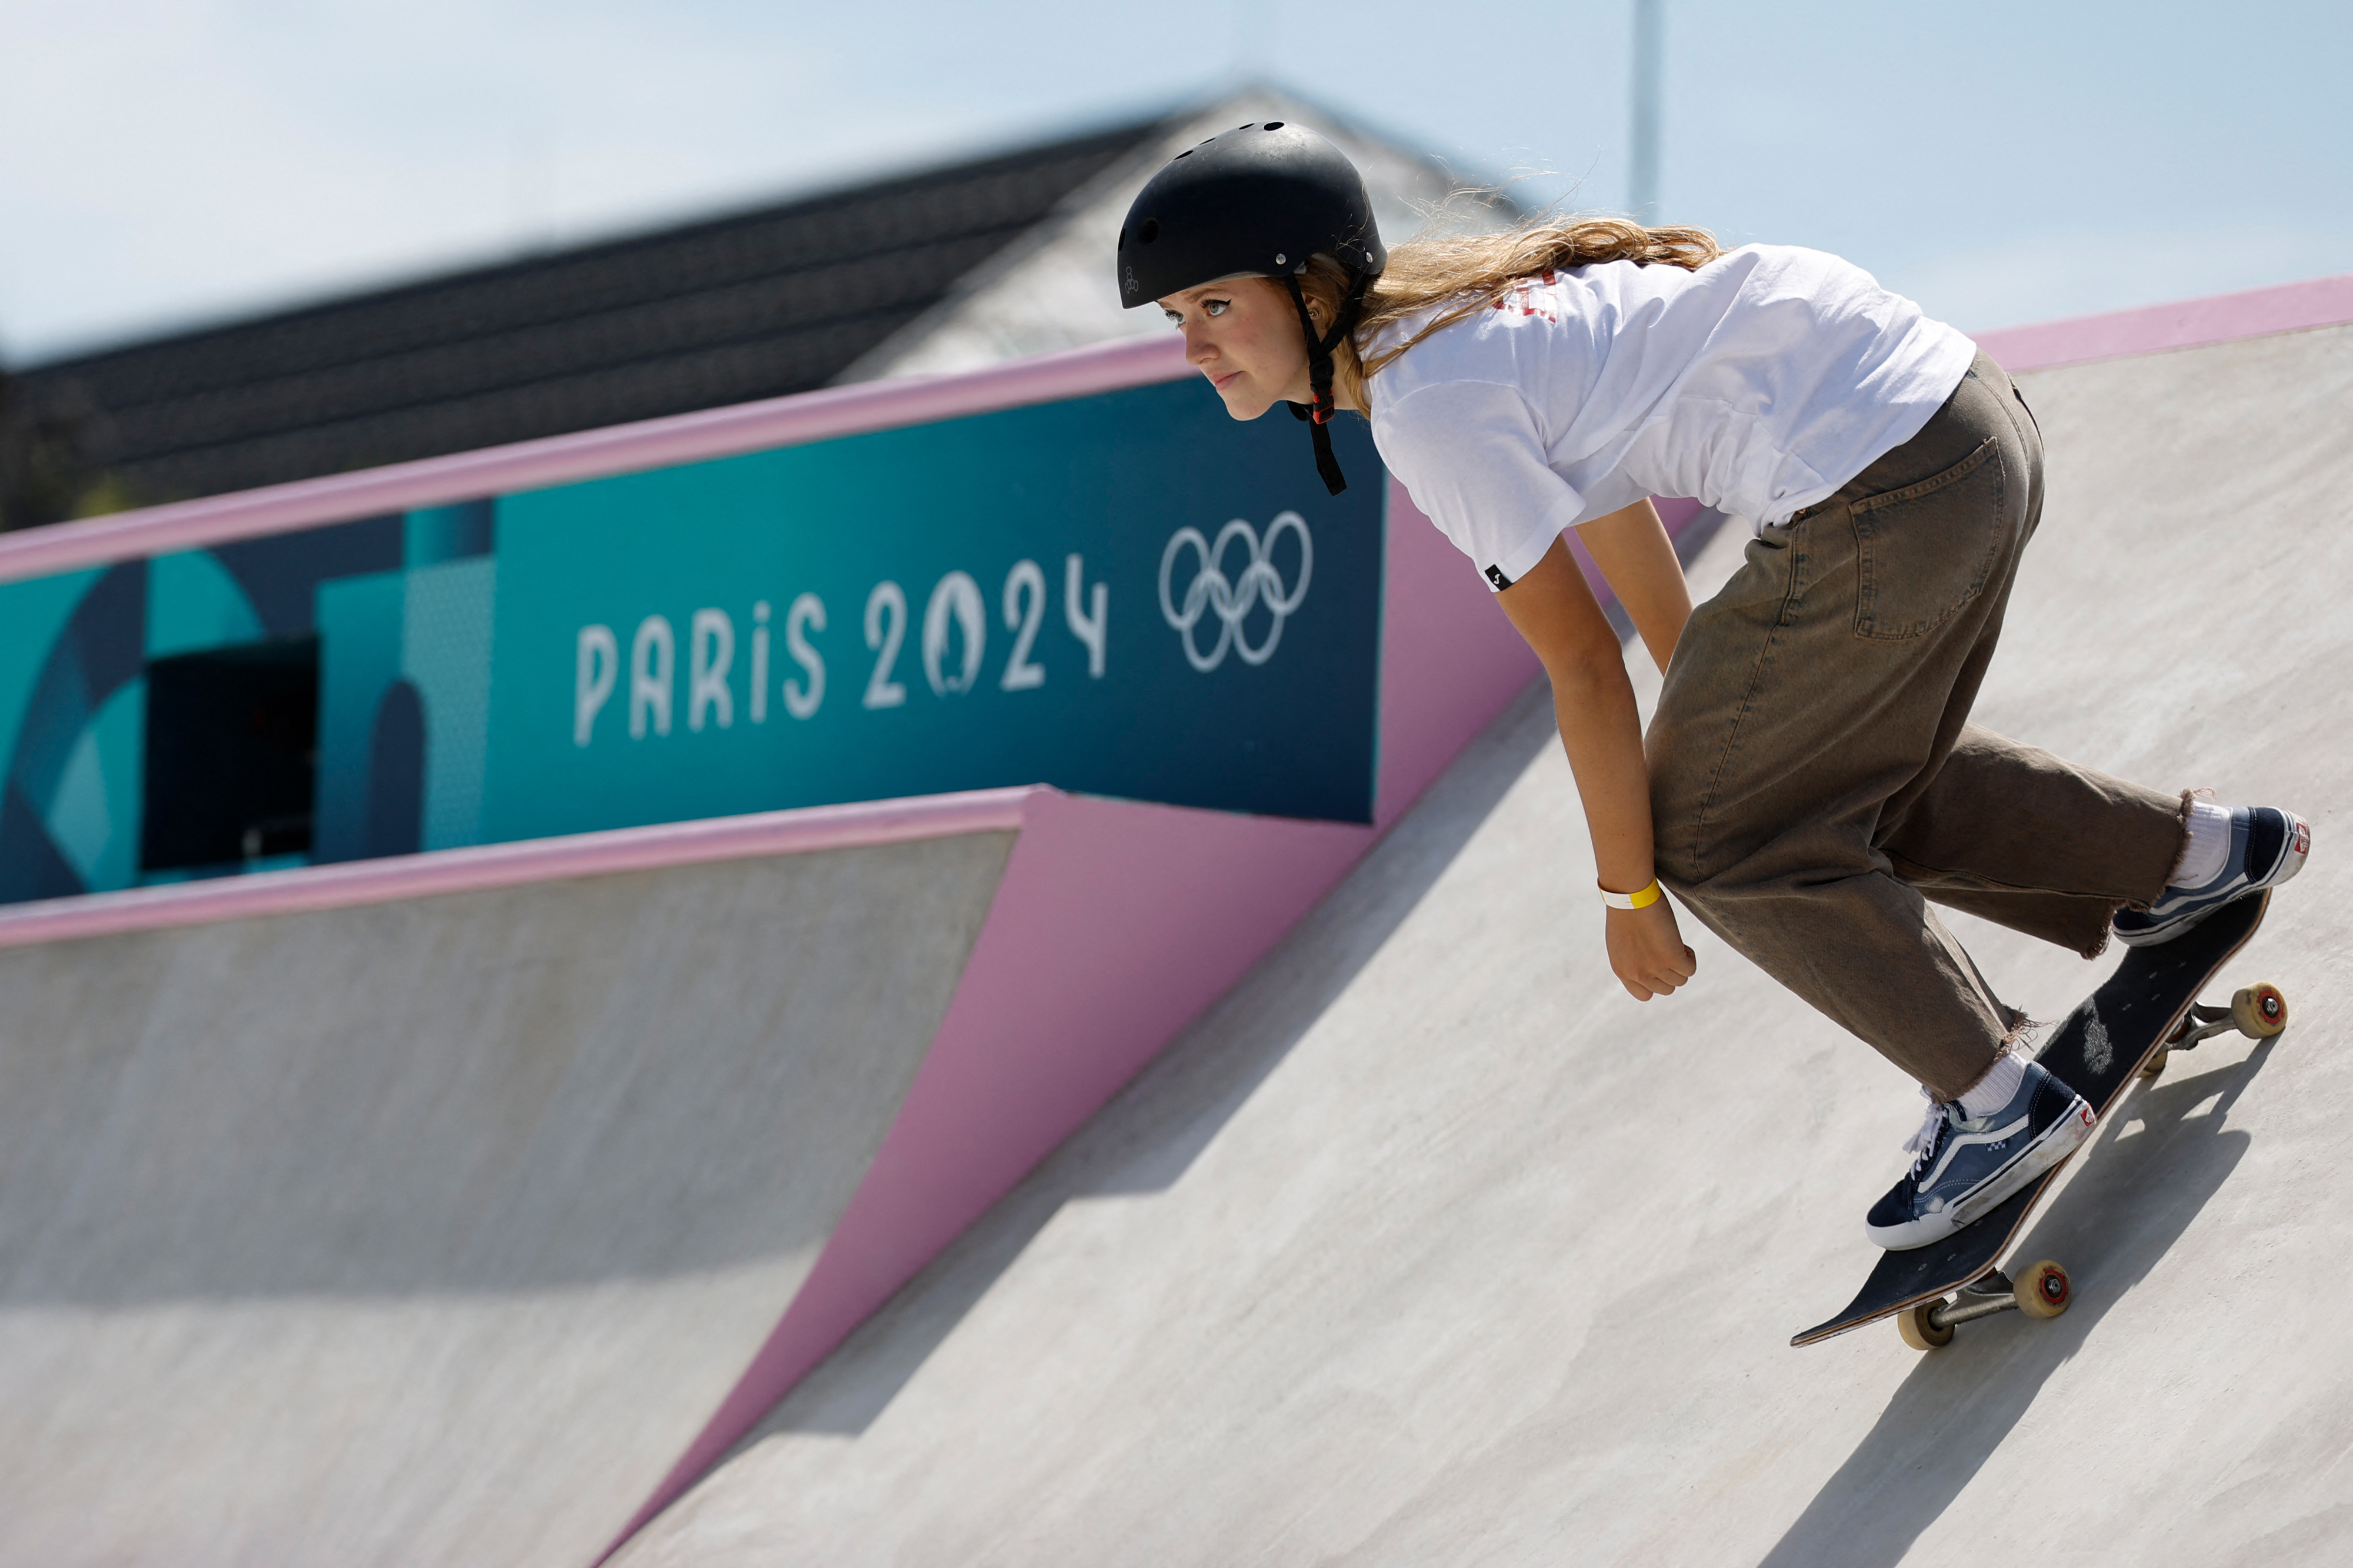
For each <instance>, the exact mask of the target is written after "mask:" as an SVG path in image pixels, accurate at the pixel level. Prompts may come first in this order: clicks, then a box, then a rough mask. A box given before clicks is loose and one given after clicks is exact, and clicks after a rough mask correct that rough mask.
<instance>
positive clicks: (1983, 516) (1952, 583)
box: [1847, 436, 2010, 642]
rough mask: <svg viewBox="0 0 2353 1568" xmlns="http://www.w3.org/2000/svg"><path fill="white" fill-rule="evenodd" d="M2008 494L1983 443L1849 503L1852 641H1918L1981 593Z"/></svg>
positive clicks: (2003, 526) (1991, 450) (1994, 561)
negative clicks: (1939, 467) (1936, 470)
mask: <svg viewBox="0 0 2353 1568" xmlns="http://www.w3.org/2000/svg"><path fill="white" fill-rule="evenodd" d="M2007 492H2008V486H2007V483H2006V477H2005V475H2004V474H2003V472H2002V463H2001V450H2000V444H1999V443H1998V442H1997V441H1996V440H1995V438H1994V437H1990V436H1989V437H1986V438H1985V440H1984V441H1983V442H1982V443H1981V444H1980V445H1979V446H1978V449H1977V450H1976V451H1974V452H1971V453H1970V454H1969V455H1968V457H1966V458H1962V459H1961V460H1960V461H1959V462H1957V463H1955V464H1954V465H1953V466H1952V467H1951V468H1947V469H1946V470H1945V471H1944V472H1943V473H1940V474H1936V475H1934V476H1932V477H1930V478H1928V479H1922V480H1921V481H1920V482H1919V483H1918V484H1915V485H1906V486H1905V487H1904V488H1903V489H1900V490H1888V491H1885V492H1884V493H1883V494H1880V495H1875V496H1870V497H1867V498H1865V499H1864V500H1859V501H1855V502H1853V503H1852V504H1851V505H1850V506H1849V507H1848V509H1847V510H1848V512H1849V514H1850V515H1851V516H1852V518H1853V521H1854V545H1855V559H1856V564H1857V576H1858V584H1857V587H1856V590H1855V606H1854V635H1855V636H1857V637H1868V638H1871V639H1873V640H1874V641H1880V642H1900V641H1902V640H1904V639H1905V638H1908V637H1924V636H1926V634H1927V633H1929V632H1932V631H1934V630H1936V628H1937V627H1938V626H1943V625H1944V624H1945V623H1946V622H1947V621H1948V620H1950V619H1952V618H1953V616H1956V615H1957V614H1959V613H1960V611H1961V609H1962V607H1963V606H1965V605H1968V602H1969V601H1970V600H1972V599H1974V598H1976V597H1977V596H1978V595H1979V594H1980V593H1982V592H1984V591H1985V585H1986V584H1987V582H1988V581H1989V579H1990V578H1991V577H1992V575H1993V573H1994V570H1995V568H1996V567H1997V566H1998V565H1999V564H2000V561H2001V559H2002V552H2003V548H2004V546H2005V545H2007V544H2008V543H2009V542H2010V509H2009V504H2008V502H2009V495H2008V493H2007Z"/></svg>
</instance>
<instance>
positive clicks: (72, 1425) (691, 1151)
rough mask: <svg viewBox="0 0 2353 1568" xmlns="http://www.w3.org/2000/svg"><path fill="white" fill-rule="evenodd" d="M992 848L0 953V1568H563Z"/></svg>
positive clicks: (1001, 854) (994, 863)
mask: <svg viewBox="0 0 2353 1568" xmlns="http://www.w3.org/2000/svg"><path fill="white" fill-rule="evenodd" d="M1012 838H1013V835H1012V834H1011V833H1009V832H1004V833H974V834H965V835H962V836H957V837H942V838H934V839H929V840H925V841H923V842H916V843H905V844H896V845H885V846H879V847H860V848H849V849H836V850H828V851H822V852H818V853H810V854H803V855H791V856H778V857H772V858H762V859H750V860H735V861H729V862H724V863H720V864H705V865H696V866H683V867H674V868H667V869H659V870H649V871H638V872H631V873H628V874H621V875H611V876H603V877H594V878H584V879H575V880H569V881H557V882H543V883H539V884H536V885H530V886H523V887H513V888H505V889H493V890H480V891H472V892H465V893H456V894H448V895H444V896H441V897H438V898H427V899H419V900H412V901H408V902H403V903H393V904H379V905H373V906H366V907H358V908H346V909H339V910H325V911H319V912H311V913H305V914H290V915H280V916H275V917H271V918H267V919H255V920H244V921H230V922H227V923H222V924H214V925H202V926H194V927H184V928H180V929H175V930H165V931H148V932H142V933H137V934H124V935H113V936H104V937H95V938H90V939H87V940H82V941H76V942H53V943H49V944H47V945H43V946H37V947H25V948H19V949H16V950H14V951H10V952H0V1086H5V1094H0V1495H5V1506H0V1563H25V1564H35V1563H39V1564H71V1563H133V1562H136V1563H172V1564H175V1565H180V1568H197V1565H205V1564H222V1565H227V1564H257V1563H271V1564H311V1563H315V1564H321V1565H329V1564H332V1565H334V1568H353V1565H357V1564H366V1563H385V1564H392V1563H398V1564H403V1565H415V1564H427V1563H500V1564H523V1563H548V1564H557V1565H561V1568H580V1565H583V1564H586V1563H592V1562H594V1561H596V1557H597V1556H598V1554H599V1553H600V1552H602V1551H603V1550H604V1549H605V1548H606V1547H607V1545H608V1544H609V1543H610V1542H612V1541H613V1539H614V1538H615V1536H616V1534H617V1532H618V1531H620V1530H621V1529H622V1527H623V1526H624V1524H625V1523H626V1522H627V1521H628V1519H629V1517H630V1515H631V1513H632V1511H633V1510H635V1509H636V1508H637V1507H638V1505H639V1504H640V1503H642V1502H643V1500H645V1499H646V1498H647V1497H649V1495H651V1494H652V1493H653V1491H654V1489H655V1488H656V1487H657V1485H658V1484H659V1482H660V1481H661V1480H662V1479H663V1477H664V1476H665V1475H666V1474H667V1473H668V1471H669V1470H670V1467H671V1466H672V1465H673V1464H675V1463H676V1462H677V1460H678V1458H679V1457H680V1455H681V1453H682V1452H684V1451H685V1449H686V1447H687V1446H688V1444H689V1443H690V1442H691V1440H692V1439H693V1438H694V1436H695V1435H696V1434H697V1433H698V1432H699V1431H700V1430H701V1429H702V1426H703V1425H704V1423H705V1422H706V1421H707V1420H708V1419H709V1417H710V1414H711V1412H712V1409H713V1408H714V1407H715V1406H717V1405H718V1404H719V1403H720V1401H721V1399H722V1398H723V1396H724V1395H725V1394H727V1392H728V1390H729V1389H730V1388H731V1387H732V1386H733V1384H734V1382H735V1380H736V1378H737V1377H738V1376H739V1375H740V1373H741V1372H742V1370H743V1368H744V1364H745V1363H747V1362H748V1361H749V1360H750V1359H751V1357H752V1355H753V1353H754V1351H755V1350H756V1349H757V1348H758V1346H759V1345H760V1343H761V1342H762V1341H763V1340H764V1339H765V1336H766V1335H767V1334H768V1333H769V1331H771V1330H772V1329H773V1328H774V1326H775V1323H776V1313H777V1312H778V1310H780V1307H781V1304H782V1303H783V1302H785V1301H787V1300H791V1299H792V1296H793V1293H794V1291H795V1290H796V1289H797V1288H798V1286H799V1283H800V1281H801V1279H803V1278H804V1277H805V1276H806V1275H807V1272H808V1270H809V1268H810V1266H811V1265H812V1263H813V1262H814V1261H815V1259H816V1258H817V1255H818V1249H819V1247H821V1246H822V1245H823V1244H824V1242H825V1240H826V1238H827V1237H828V1234H829V1233H830V1232H831V1231H832V1229H833V1227H834V1224H835V1221H836V1219H837V1218H838V1217H839V1214H840V1212H841V1210H842V1208H843V1206H844V1205H847V1204H848V1202H849V1198H850V1195H851V1194H852V1192H853V1191H854V1190H855V1188H856V1187H857V1184H858V1183H859V1181H860V1178H861V1177H862V1176H863V1175H864V1173H865V1172H866V1170H867V1168H868V1165H869V1163H871V1159H872V1156H873V1153H874V1151H875V1148H876V1146H877V1145H878V1144H879V1143H880V1142H881V1139H882V1136H883V1133H884V1131H885V1129H886V1128H887V1127H888V1125H889V1124H890V1121H891V1118H892V1116H893V1115H894V1114H895V1113H896V1112H897V1110H898V1109H899V1106H900V1104H901V1101H902V1099H903V1098H904V1096H905V1093H906V1089H907V1086H908V1083H909V1081H910V1079H913V1076H914V1074H915V1071H916V1069H917V1068H918V1066H919V1065H920V1064H921V1062H922V1060H923V1053H924V1051H925V1050H926V1049H927V1048H928V1047H929V1046H930V1044H931V1042H932V1039H933V1037H934V1034H935V1032H936V1031H937V1029H938V1026H939V1023H940V1018H941V1015H942V1013H943V1012H944V1009H945V1008H946V1006H947V1005H948V1001H949V997H950V994H951V993H952V992H953V990H954V989H955V984H956V977H957V975H958V973H960V971H961V970H962V968H963V965H964V963H965V955H966V954H967V952H969V951H970V949H971V947H972V944H973V942H974V940H975V937H976V934H977V932H978V931H979V930H980V927H981V922H982V919H983V917H984V915H985V914H986V913H987V909H988V906H989V900H990V897H991V894H992V892H993V891H994V889H995V888H996V886H997V879H998V878H999V876H1000V875H1001V873H1002V871H1003V868H1004V866H1005V862H1006V857H1007V854H1008V850H1009V848H1010V847H1011V843H1012Z"/></svg>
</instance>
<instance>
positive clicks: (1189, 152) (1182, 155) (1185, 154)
mask: <svg viewBox="0 0 2353 1568" xmlns="http://www.w3.org/2000/svg"><path fill="white" fill-rule="evenodd" d="M1192 155H1193V149H1191V148H1190V147H1187V148H1186V149H1185V150H1184V151H1183V152H1182V153H1177V154H1176V158H1189V157H1191V156H1192ZM1176 158H1171V159H1169V160H1168V161H1169V162H1170V163H1175V162H1176Z"/></svg>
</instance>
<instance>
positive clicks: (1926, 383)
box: [1369, 245, 1977, 588]
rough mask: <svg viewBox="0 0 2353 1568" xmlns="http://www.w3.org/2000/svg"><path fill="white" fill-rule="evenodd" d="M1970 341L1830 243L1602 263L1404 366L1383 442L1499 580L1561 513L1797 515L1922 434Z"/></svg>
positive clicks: (1508, 579)
mask: <svg viewBox="0 0 2353 1568" xmlns="http://www.w3.org/2000/svg"><path fill="white" fill-rule="evenodd" d="M1436 314H1438V310H1437V309H1433V310H1431V311H1430V312H1428V313H1427V314H1424V315H1422V316H1420V317H1419V318H1415V319H1412V320H1409V321H1403V322H1400V323H1398V326H1396V327H1394V328H1392V329H1390V331H1391V332H1393V333H1395V334H1397V335H1396V336H1395V337H1390V336H1388V335H1386V334H1385V335H1384V336H1383V338H1381V339H1379V340H1377V341H1376V342H1375V343H1374V344H1372V345H1369V346H1370V347H1371V348H1372V349H1373V350H1375V351H1376V352H1377V349H1378V347H1379V345H1380V343H1381V342H1402V341H1403V340H1404V339H1405V338H1407V337H1409V336H1411V335H1412V333H1413V332H1414V331H1417V330H1418V329H1419V326H1420V325H1421V324H1422V323H1424V322H1427V321H1430V319H1431V317H1432V316H1435V315H1436ZM1976 352H1977V351H1976V345H1975V344H1973V343H1971V342H1969V340H1968V339H1967V338H1965V337H1963V336H1962V335H1961V334H1960V333H1959V332H1957V331H1954V330H1953V329H1952V328H1950V327H1947V326H1946V325H1944V324H1943V323H1941V322H1938V321H1930V320H1929V319H1928V318H1927V317H1926V316H1925V315H1923V314H1922V313H1921V311H1920V307H1918V306H1917V305H1915V304H1914V303H1912V301H1911V300H1906V299H1904V298H1903V297H1901V296H1900V295H1895V294H1891V293H1889V292H1888V291H1887V290H1886V289H1882V288H1881V287H1880V286H1879V284H1878V283H1877V282H1876V281H1875V280H1874V279H1873V278H1872V276H1871V274H1869V273H1867V272H1865V271H1863V270H1862V268H1859V267H1855V266H1853V265H1852V264H1851V263H1848V262H1845V261H1841V260H1840V259H1839V258H1837V257H1835V256H1827V255H1824V254H1823V253H1822V252H1820V251H1818V250H1800V249H1798V248H1796V247H1790V246H1779V245H1749V246H1743V247H1741V248H1739V249H1738V250H1734V251H1729V252H1727V253H1725V255H1723V256H1721V257H1718V258H1716V259H1715V260H1714V261H1711V262H1709V263H1708V264H1707V265H1706V266H1704V267H1703V268H1699V269H1698V270H1697V271H1695V272H1694V271H1687V270H1685V269H1684V268H1680V267H1673V266H1668V265H1663V264H1654V265H1651V266H1648V267H1641V266H1637V265H1635V264H1634V263H1633V262H1630V261H1609V262H1600V263H1597V264H1595V265H1592V266H1588V267H1578V268H1571V269H1569V270H1567V271H1565V272H1551V273H1546V274H1544V275H1543V276H1542V277H1540V278H1532V279H1528V280H1527V281H1526V282H1525V283H1524V284H1522V285H1520V286H1519V287H1518V288H1516V289H1514V291H1513V292H1512V293H1511V294H1510V295H1508V296H1506V297H1505V298H1504V300H1502V301H1500V302H1499V303H1498V304H1497V305H1496V306H1495V307H1494V308H1493V309H1482V310H1477V311H1475V312H1473V313H1472V315H1470V316H1468V317H1466V318H1465V319H1464V320H1462V321H1457V322H1455V323H1454V324H1453V325H1452V326H1450V327H1447V328H1444V329H1443V330H1441V331H1438V332H1436V333H1433V334H1432V335H1431V336H1430V337H1429V338H1427V339H1425V340H1423V341H1422V342H1419V343H1418V344H1416V345H1415V346H1414V347H1413V348H1411V349H1409V350H1408V351H1407V352H1406V353H1405V354H1404V355H1403V356H1402V357H1401V358H1399V359H1398V360H1396V361H1394V362H1392V363H1390V364H1389V365H1388V367H1387V368H1386V369H1384V370H1382V371H1381V373H1380V374H1377V375H1376V376H1375V377H1374V378H1373V380H1372V383H1371V398H1372V405H1373V406H1372V422H1373V441H1374V443H1375V445H1377V447H1379V448H1380V453H1381V459H1382V461H1384V462H1385V463H1387V464H1388V467H1389V471H1390V472H1392V473H1394V474H1395V475H1397V477H1398V479H1402V480H1403V481H1404V482H1405V487H1406V489H1407V490H1408V491H1409V493H1410V494H1411V495H1412V497H1413V500H1414V504H1415V505H1417V506H1419V508H1421V510H1423V511H1425V512H1427V513H1429V514H1430V518H1431V520H1432V521H1435V522H1436V523H1437V524H1438V526H1439V527H1440V529H1443V530H1444V531H1445V532H1446V536H1447V537H1448V538H1449V539H1451V540H1452V541H1453V542H1455V544H1456V545H1457V546H1458V547H1459V548H1460V549H1461V551H1462V552H1463V553H1464V554H1466V555H1468V556H1470V557H1471V559H1472V563H1473V564H1475V565H1476V566H1477V567H1478V568H1479V570H1480V572H1481V573H1482V574H1483V575H1484V576H1485V577H1486V578H1487V581H1488V585H1489V586H1490V587H1493V588H1500V587H1504V586H1506V585H1508V584H1510V583H1512V582H1514V581H1516V580H1517V579H1518V578H1520V577H1521V576H1523V575H1525V574H1526V573H1527V572H1528V571H1529V570H1530V569H1531V568H1533V567H1534V566H1535V563H1537V562H1539V561H1541V560H1543V559H1544V555H1545V552H1546V551H1547V550H1549V549H1550V548H1551V547H1552V542H1553V541H1554V540H1555V539H1556V538H1557V537H1559V535H1560V533H1561V531H1563V530H1564V529H1567V528H1568V527H1569V526H1571V525H1572V524H1575V523H1578V522H1583V521H1588V520H1589V519H1592V518H1596V517H1600V516H1603V515H1605V514H1607V513H1609V512H1612V511H1616V510H1618V509H1619V508H1620V507H1624V506H1630V505H1632V504H1633V503H1634V502H1635V501H1638V500H1641V499H1642V498H1643V497H1644V496H1694V497H1696V498H1698V499H1699V500H1701V501H1704V502H1705V503H1706V504H1707V505H1709V506H1712V507H1715V508H1716V509H1717V510H1721V511H1724V512H1727V513H1731V514H1733V515H1736V516H1739V517H1743V518H1746V519H1748V520H1750V521H1752V522H1753V523H1754V524H1756V525H1757V526H1760V527H1761V526H1763V525H1764V524H1766V523H1768V522H1778V521H1785V520H1787V519H1788V517H1789V515H1790V514H1791V513H1793V512H1796V511H1798V510H1801V509H1803V508H1805V507H1809V506H1811V505H1813V504H1814V503H1815V502H1816V501H1819V500H1825V499H1827V498H1828V497H1830V496H1831V494H1832V493H1834V492H1835V491H1836V490H1837V489H1839V487H1840V486H1841V485H1843V484H1845V483H1846V482H1847V481H1848V480H1849V479H1852V478H1854V476H1855V475H1857V474H1859V473H1861V472H1862V470H1863V469H1864V468H1868V467H1869V466H1870V465H1871V463H1872V462H1873V459H1875V458H1879V457H1880V456H1882V455H1883V454H1884V453H1886V452H1888V451H1891V450H1893V449H1894V448H1895V447H1899V446H1901V445H1903V444H1904V443H1905V441H1908V440H1910V439H1911V438H1912V437H1914V436H1915V435H1917V434H1919V432H1920V429H1921V427H1922V426H1925V425H1926V424H1927V422H1928V418H1929V416H1931V415H1933V414H1935V413H1936V410H1937V408H1939V407H1940V406H1942V405H1943V404H1944V402H1945V399H1946V398H1947V397H1948V396H1950V395H1952V391H1953V389H1954V388H1955V387H1957V386H1958V385H1959V384H1960V383H1961V377H1962V375H1963V374H1966V373H1967V372H1968V368H1969V363H1970V361H1971V360H1972V359H1973V358H1974V357H1975V356H1976Z"/></svg>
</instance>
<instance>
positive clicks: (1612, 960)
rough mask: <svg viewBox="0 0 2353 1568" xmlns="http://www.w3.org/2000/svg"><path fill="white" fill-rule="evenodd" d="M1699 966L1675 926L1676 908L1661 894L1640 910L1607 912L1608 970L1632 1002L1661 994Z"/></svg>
mask: <svg viewBox="0 0 2353 1568" xmlns="http://www.w3.org/2000/svg"><path fill="white" fill-rule="evenodd" d="M1698 968H1699V959H1698V958H1697V957H1696V956H1695V955H1694V953H1693V952H1692V950H1691V949H1690V948H1688V947H1685V946H1684V945H1683V932H1682V931H1680V930H1678V929H1677V928H1676V925H1675V907H1674V905H1672V904H1671V903H1669V902H1668V901H1667V900H1665V899H1664V898H1663V897H1662V898H1660V899H1659V900H1656V901H1655V902H1652V903H1648V904H1645V905H1643V906H1642V907H1641V909H1639V910H1610V911H1609V969H1610V972H1611V973H1614V974H1616V975H1617V976H1618V984H1620V985H1623V986H1624V987H1625V988H1626V994H1628V995H1630V996H1631V997H1633V998H1634V1000H1635V1001H1637V1002H1648V1001H1649V1000H1650V999H1651V997H1653V996H1664V995H1665V994H1667V993H1669V992H1671V991H1672V990H1673V989H1674V988H1675V987H1676V986H1678V985H1681V984H1683V983H1684V982H1685V981H1687V980H1689V979H1690V978H1691V977H1692V974H1693V973H1694V971H1696V970H1697V969H1698Z"/></svg>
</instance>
